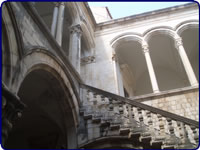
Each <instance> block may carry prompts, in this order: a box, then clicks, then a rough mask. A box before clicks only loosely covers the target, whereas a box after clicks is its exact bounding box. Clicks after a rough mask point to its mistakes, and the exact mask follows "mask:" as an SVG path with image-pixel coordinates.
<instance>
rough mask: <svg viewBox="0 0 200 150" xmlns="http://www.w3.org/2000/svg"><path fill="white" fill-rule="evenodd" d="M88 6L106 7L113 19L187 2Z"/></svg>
mask: <svg viewBox="0 0 200 150" xmlns="http://www.w3.org/2000/svg"><path fill="white" fill-rule="evenodd" d="M88 3H89V6H107V7H108V9H109V11H110V13H111V15H112V17H113V19H117V18H121V17H125V16H131V15H135V14H140V13H143V12H147V11H152V10H156V9H162V8H167V7H171V6H176V5H182V4H186V3H188V2H88Z"/></svg>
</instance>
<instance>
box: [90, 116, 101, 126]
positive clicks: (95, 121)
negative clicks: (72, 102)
mask: <svg viewBox="0 0 200 150" xmlns="http://www.w3.org/2000/svg"><path fill="white" fill-rule="evenodd" d="M100 122H101V118H94V117H93V118H92V123H97V124H98V123H100Z"/></svg>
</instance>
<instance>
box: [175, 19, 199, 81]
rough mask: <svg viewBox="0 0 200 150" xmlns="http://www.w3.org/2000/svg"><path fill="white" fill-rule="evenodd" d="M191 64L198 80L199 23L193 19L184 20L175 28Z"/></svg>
mask: <svg viewBox="0 0 200 150" xmlns="http://www.w3.org/2000/svg"><path fill="white" fill-rule="evenodd" d="M176 32H177V34H178V35H179V36H180V37H181V39H182V43H183V46H184V49H185V52H186V54H187V57H188V59H189V62H190V64H191V66H192V69H193V71H194V74H195V76H196V79H197V80H199V23H198V21H195V20H189V21H185V22H182V23H180V24H179V26H177V29H176Z"/></svg>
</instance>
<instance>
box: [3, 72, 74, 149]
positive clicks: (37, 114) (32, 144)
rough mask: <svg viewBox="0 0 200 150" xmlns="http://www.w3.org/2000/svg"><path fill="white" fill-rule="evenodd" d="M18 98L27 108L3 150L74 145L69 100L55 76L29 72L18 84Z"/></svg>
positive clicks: (68, 146)
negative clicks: (7, 149) (5, 149)
mask: <svg viewBox="0 0 200 150" xmlns="http://www.w3.org/2000/svg"><path fill="white" fill-rule="evenodd" d="M18 95H19V97H20V99H21V101H22V102H23V103H25V104H26V105H27V108H26V109H25V111H24V113H23V115H22V118H21V119H20V120H18V121H17V122H15V124H13V130H12V131H11V133H10V135H9V137H8V139H7V141H6V144H5V148H15V149H16V148H18V149H23V148H26V149H31V148H42V149H43V148H51V149H56V148H58V149H59V148H71V147H70V146H71V145H72V144H73V145H76V141H75V140H74V139H73V137H76V135H75V134H76V132H75V131H74V132H72V129H75V127H74V121H73V115H72V109H71V107H70V105H69V103H68V99H70V96H69V94H68V92H67V91H66V90H65V88H64V87H63V85H62V84H61V83H60V81H59V80H58V79H57V78H56V77H55V76H54V75H52V74H51V73H50V72H48V71H46V70H43V69H35V70H33V71H31V72H30V73H29V74H28V75H27V76H26V77H25V79H24V80H23V82H22V83H21V85H20V88H19V91H18ZM68 131H69V132H68ZM73 134H74V135H73ZM69 136H70V138H72V139H73V140H74V141H73V142H74V143H72V139H70V138H68V137H69Z"/></svg>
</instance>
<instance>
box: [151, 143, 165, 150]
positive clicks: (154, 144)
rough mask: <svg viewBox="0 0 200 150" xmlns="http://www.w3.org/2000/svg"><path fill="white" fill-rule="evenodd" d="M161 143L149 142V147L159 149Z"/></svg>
mask: <svg viewBox="0 0 200 150" xmlns="http://www.w3.org/2000/svg"><path fill="white" fill-rule="evenodd" d="M162 144H163V141H151V146H152V148H153V149H161V146H162Z"/></svg>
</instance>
